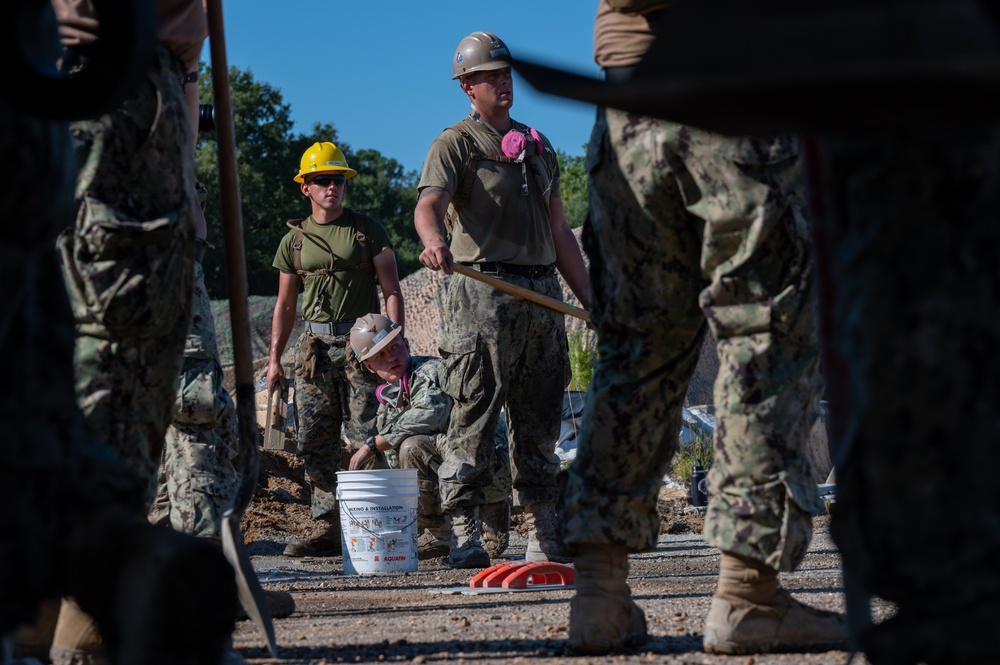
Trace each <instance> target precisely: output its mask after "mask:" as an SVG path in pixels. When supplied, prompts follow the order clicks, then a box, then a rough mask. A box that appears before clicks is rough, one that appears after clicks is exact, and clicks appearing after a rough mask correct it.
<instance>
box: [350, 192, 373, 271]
mask: <svg viewBox="0 0 1000 665" xmlns="http://www.w3.org/2000/svg"><path fill="white" fill-rule="evenodd" d="M351 214H352V215H354V238H355V240H357V241H358V252H359V254H361V262H360V263H359V264H358V268H359V269H360V270H364V271H365V272H366V273H368V274H369V275H371V276H372V279H374V280H375V283H376V284H378V273H376V272H375V264H374V263H372V257H371V254H372V252H371V248H370V247H369V246H368V236H367V235H365V227H364V223H363V220H364V218H363V217H362V216H361V215H359V214H358V213H356V212H354V211H353V210H352V211H351Z"/></svg>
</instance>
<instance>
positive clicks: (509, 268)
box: [462, 261, 555, 279]
mask: <svg viewBox="0 0 1000 665" xmlns="http://www.w3.org/2000/svg"><path fill="white" fill-rule="evenodd" d="M462 265H463V266H469V267H470V268H475V269H476V270H478V271H479V272H482V273H487V274H491V275H517V276H518V277H527V278H528V279H538V278H539V277H547V276H548V275H551V274H552V271H553V269H554V267H555V266H554V264H552V263H550V264H549V265H547V266H542V265H536V266H524V265H520V264H517V263H495V262H493V261H483V262H482V263H465V262H462Z"/></svg>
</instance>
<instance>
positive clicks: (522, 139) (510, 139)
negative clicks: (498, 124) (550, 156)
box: [500, 127, 545, 160]
mask: <svg viewBox="0 0 1000 665" xmlns="http://www.w3.org/2000/svg"><path fill="white" fill-rule="evenodd" d="M528 133H529V134H530V135H531V138H532V142H533V143H534V144H535V154H536V155H540V154H542V153H543V152H545V146H544V145H543V144H542V137H541V135H540V134H539V133H538V132H537V131H535V128H534V127H531V128H530V129H528ZM500 148H501V149H502V150H503V154H504V155H505V156H507V157H510V158H511V159H517V160H521V159H524V153H525V150H527V148H528V137H527V136H525V135H524V134H522V133H521V132H517V131H514V130H511V131H509V132H507V133H506V134H505V135H504V137H503V141H501V142H500Z"/></svg>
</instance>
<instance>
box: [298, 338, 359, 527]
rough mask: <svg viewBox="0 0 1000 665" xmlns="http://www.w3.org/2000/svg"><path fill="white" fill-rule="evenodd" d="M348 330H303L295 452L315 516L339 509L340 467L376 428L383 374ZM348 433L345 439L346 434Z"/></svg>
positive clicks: (299, 359) (299, 354)
mask: <svg viewBox="0 0 1000 665" xmlns="http://www.w3.org/2000/svg"><path fill="white" fill-rule="evenodd" d="M349 348H350V347H349V344H348V336H347V335H335V336H332V335H314V334H312V333H309V332H304V333H303V334H302V336H301V337H300V338H299V345H298V348H297V349H296V352H295V413H296V416H297V422H296V432H297V438H298V444H297V449H296V452H297V454H298V456H299V458H300V459H302V461H303V462H304V463H305V473H306V481H307V482H308V483H309V486H310V488H311V489H312V516H313V517H314V518H320V517H323V516H325V515H339V507H338V506H337V472H338V471H346V470H347V468H348V463H349V462H350V459H351V455H352V454H353V452H349V451H353V450H357V448H358V446H361V445H363V443H364V441H365V439H367V438H368V436H369V435H370V434H373V433H374V426H375V415H376V413H377V412H378V399H377V398H376V397H375V388H376V387H377V385H378V376H377V375H375V374H372V373H371V372H369V371H368V370H366V369H365V368H364V367H362V366H361V363H360V362H358V359H357V357H356V356H355V355H354V354H353V353H351V352H350V351H349ZM345 437H346V440H345Z"/></svg>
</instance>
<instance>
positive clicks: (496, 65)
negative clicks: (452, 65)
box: [451, 60, 514, 81]
mask: <svg viewBox="0 0 1000 665" xmlns="http://www.w3.org/2000/svg"><path fill="white" fill-rule="evenodd" d="M507 68H510V69H513V68H514V66H513V64H511V63H510V62H507V61H505V60H495V61H493V62H485V63H483V64H481V65H476V66H475V67H471V68H469V69H468V70H467V71H464V72H462V73H461V74H455V75H454V76H452V77H451V80H452V81H454V80H455V79H459V78H462V77H463V76H469V75H470V74H475V73H476V72H488V71H490V70H492V69H507Z"/></svg>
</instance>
